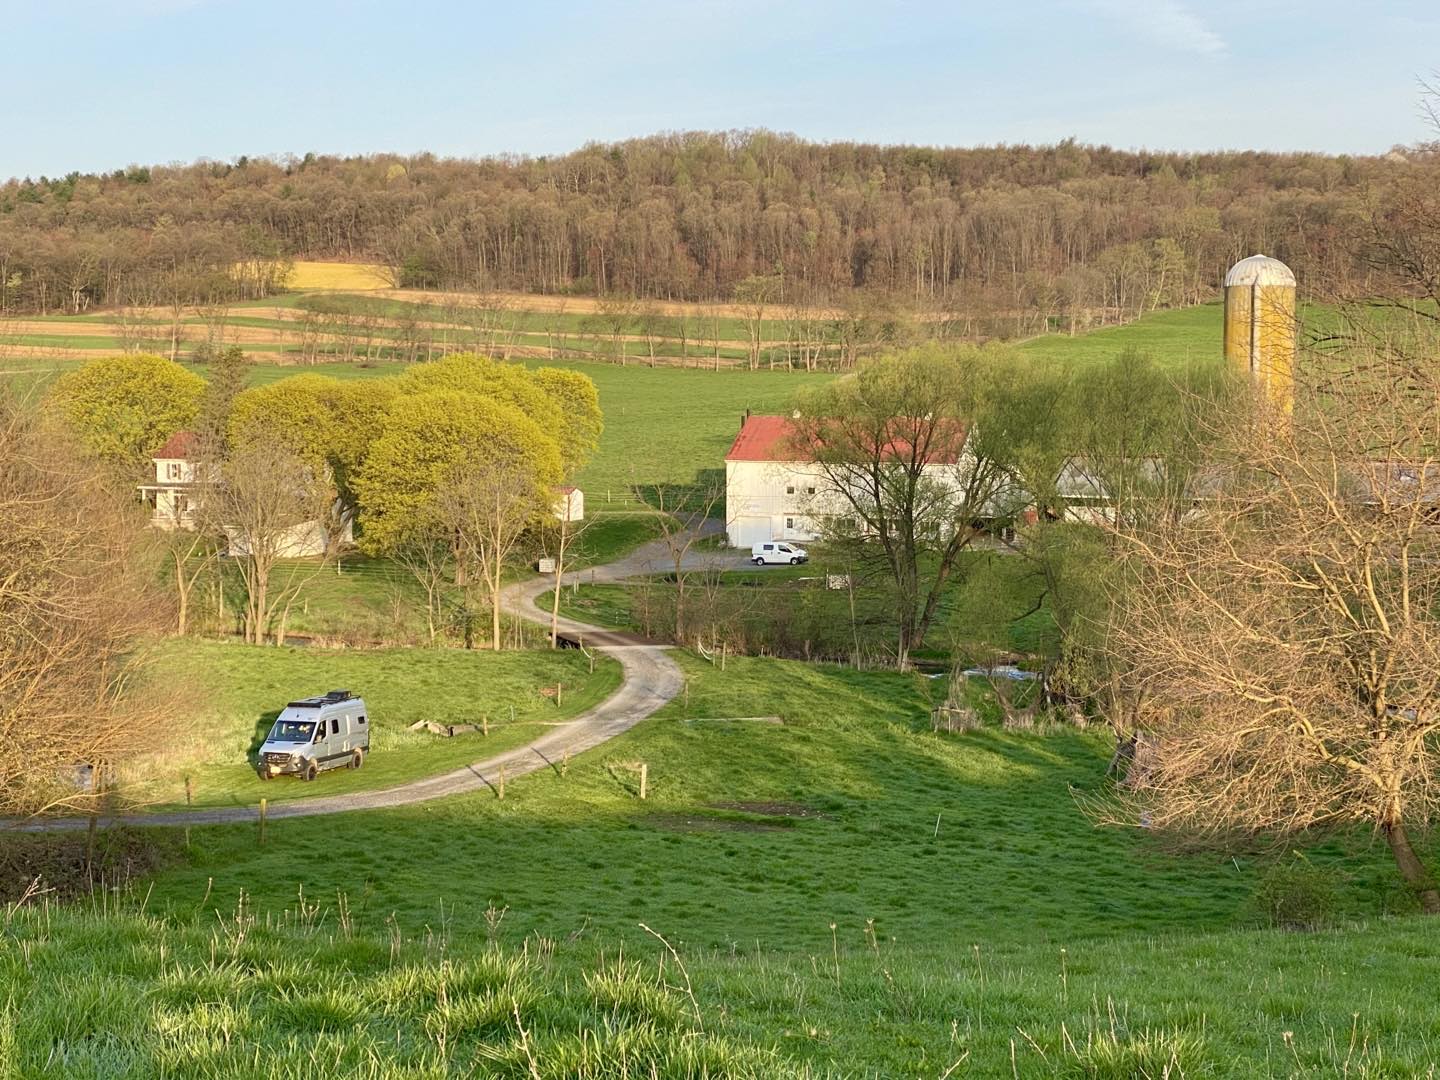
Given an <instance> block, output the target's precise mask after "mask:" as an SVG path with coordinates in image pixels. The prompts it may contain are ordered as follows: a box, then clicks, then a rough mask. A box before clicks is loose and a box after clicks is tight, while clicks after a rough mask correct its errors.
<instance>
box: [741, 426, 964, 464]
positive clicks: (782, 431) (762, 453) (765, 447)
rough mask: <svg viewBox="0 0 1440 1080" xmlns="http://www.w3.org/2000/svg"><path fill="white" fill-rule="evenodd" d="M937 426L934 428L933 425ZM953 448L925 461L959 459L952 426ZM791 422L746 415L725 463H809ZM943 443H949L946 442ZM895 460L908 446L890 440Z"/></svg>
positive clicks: (960, 442) (960, 430)
mask: <svg viewBox="0 0 1440 1080" xmlns="http://www.w3.org/2000/svg"><path fill="white" fill-rule="evenodd" d="M937 426H938V425H937ZM954 429H955V439H954V440H953V442H954V445H953V446H952V447H950V448H948V449H938V448H937V449H932V452H931V454H930V457H929V462H930V463H931V464H935V465H953V464H955V463H956V462H957V461H959V460H960V454H961V451H962V450H963V449H964V446H965V428H964V426H963V425H961V424H958V423H956V424H955V425H954ZM801 438H803V436H799V435H798V432H797V429H796V425H795V422H794V421H793V420H791V419H790V418H789V417H788V416H747V417H746V418H745V422H744V423H743V424H742V425H741V426H740V431H739V433H738V434H736V436H735V441H734V442H733V443H731V444H730V452H729V453H728V454H726V455H725V460H726V461H811V460H813V455H811V454H810V453H809V452H807V451H805V450H804V449H802V448H801V446H800V440H801ZM946 441H947V442H948V441H950V440H946ZM886 449H887V450H888V451H889V453H890V454H892V455H894V456H895V457H898V458H907V457H909V443H908V442H906V441H902V440H899V439H895V440H893V441H892V442H891V443H890V444H889V445H888V446H887V448H886Z"/></svg>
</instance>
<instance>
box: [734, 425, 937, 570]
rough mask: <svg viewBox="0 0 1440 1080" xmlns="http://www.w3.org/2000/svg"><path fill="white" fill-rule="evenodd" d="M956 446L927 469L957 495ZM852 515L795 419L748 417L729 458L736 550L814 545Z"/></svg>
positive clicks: (928, 473)
mask: <svg viewBox="0 0 1440 1080" xmlns="http://www.w3.org/2000/svg"><path fill="white" fill-rule="evenodd" d="M953 442H954V443H955V445H956V447H957V450H956V452H955V453H954V454H951V455H944V456H936V457H935V458H934V459H932V460H930V461H928V462H927V463H926V464H925V465H924V467H923V468H924V471H925V473H926V474H927V475H929V476H930V477H931V478H932V479H934V480H935V481H936V482H938V483H941V484H944V485H946V486H948V487H950V488H952V489H955V490H958V489H959V488H960V486H961V484H962V476H961V474H962V472H963V470H961V469H959V468H957V465H959V464H960V457H961V456H962V455H963V454H964V453H965V449H964V443H965V440H964V437H963V433H961V437H960V438H958V439H955V440H953ZM887 452H888V448H887ZM853 514H854V510H853V507H852V506H851V504H850V502H849V500H847V499H846V497H845V496H844V494H843V493H842V492H841V491H840V490H839V489H837V488H836V487H835V484H834V482H833V481H832V480H831V479H830V478H829V477H827V476H826V472H825V469H824V468H823V467H822V466H820V465H819V464H818V463H816V462H815V460H814V459H813V457H812V456H811V455H809V454H808V453H807V452H806V450H805V449H804V446H803V444H802V440H801V439H800V437H799V434H798V427H797V425H796V423H795V419H794V418H793V417H785V416H752V415H750V414H748V413H747V414H746V415H745V417H744V419H743V420H742V421H741V424H740V431H739V432H738V433H737V434H736V436H735V441H734V442H733V443H731V444H730V451H729V453H727V454H726V455H725V517H726V522H725V531H726V536H727V538H728V541H729V543H730V545H731V546H732V547H740V548H748V547H750V546H751V545H752V544H759V543H764V542H765V541H768V540H794V541H799V542H807V541H810V540H815V539H817V538H818V537H819V536H820V533H821V531H822V527H823V524H824V522H825V521H826V520H827V519H832V518H836V517H850V516H853Z"/></svg>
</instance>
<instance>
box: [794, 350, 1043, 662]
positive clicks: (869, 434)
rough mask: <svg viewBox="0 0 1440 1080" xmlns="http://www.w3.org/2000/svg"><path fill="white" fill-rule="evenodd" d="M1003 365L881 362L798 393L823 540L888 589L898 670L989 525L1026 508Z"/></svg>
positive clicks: (958, 358) (899, 357)
mask: <svg viewBox="0 0 1440 1080" xmlns="http://www.w3.org/2000/svg"><path fill="white" fill-rule="evenodd" d="M1010 359H1011V358H1010V357H1009V356H1008V354H1004V353H998V352H992V351H989V350H977V349H968V350H963V351H951V350H946V349H943V348H940V347H937V346H929V347H922V348H917V349H911V350H909V351H906V352H902V353H897V354H894V355H890V356H885V357H877V358H875V359H873V360H870V361H866V362H864V363H862V364H861V365H860V367H859V368H858V369H857V370H856V371H855V373H854V374H853V375H852V376H850V377H849V378H845V379H838V380H836V381H835V382H832V383H828V384H826V385H825V386H822V387H818V388H814V389H811V390H809V391H807V392H803V393H802V394H801V395H800V397H799V405H800V410H799V411H800V416H799V418H798V419H797V420H796V440H797V441H798V442H799V443H800V444H801V445H800V446H799V447H798V448H797V449H798V451H799V452H800V454H801V456H802V457H805V458H809V459H811V460H813V461H815V463H816V465H817V467H818V468H819V470H820V472H821V474H822V476H823V477H824V480H825V482H826V483H825V487H826V489H827V492H826V495H825V500H826V502H827V503H828V505H818V504H817V506H816V511H817V516H821V517H823V518H827V519H828V522H827V531H828V532H829V533H830V535H831V538H832V539H833V540H835V541H836V542H837V543H840V544H843V545H845V546H846V547H847V548H849V549H850V551H851V554H852V556H853V557H854V559H855V560H856V562H857V563H859V564H862V565H863V564H869V565H872V566H876V567H878V568H879V569H880V570H881V571H882V572H883V573H884V575H885V576H886V578H887V579H888V581H889V584H890V585H891V587H892V595H893V598H894V605H895V621H896V632H897V640H896V646H897V648H896V658H897V662H898V663H899V665H900V666H901V667H902V668H903V667H905V666H906V665H907V664H908V663H909V658H910V654H911V652H912V651H913V650H914V649H916V648H918V647H919V646H921V645H923V644H924V641H925V636H926V634H927V633H928V632H929V630H930V627H931V624H932V623H933V622H934V619H935V616H936V613H937V612H938V611H939V607H940V599H941V596H942V595H943V593H944V591H945V589H946V587H947V585H948V584H949V583H950V582H951V580H952V578H953V577H954V575H955V574H956V573H957V570H958V569H959V566H960V555H961V553H962V552H963V551H964V550H965V549H966V548H968V547H969V546H970V544H971V542H972V541H973V540H974V539H975V538H976V537H977V536H979V535H980V534H981V532H982V529H983V525H982V522H985V521H987V520H994V519H1001V520H1006V519H1008V518H1010V517H1012V516H1013V514H1014V513H1015V511H1016V510H1017V509H1018V508H1019V504H1020V502H1021V501H1023V499H1024V492H1023V491H1022V490H1020V489H1019V488H1018V486H1017V485H1016V484H1015V481H1014V478H1013V475H1012V472H1011V470H1010V467H1009V453H1010V449H1011V448H1010V444H1009V441H1008V440H1007V431H1006V424H1005V420H1004V418H1005V416H1006V412H1005V409H1004V407H1003V406H1004V403H1005V399H1006V387H1005V384H1004V381H1003V380H1002V379H1001V378H1000V373H1001V372H1002V371H1003V369H1004V367H1005V366H1006V364H1007V362H1008V361H1009V360H1010Z"/></svg>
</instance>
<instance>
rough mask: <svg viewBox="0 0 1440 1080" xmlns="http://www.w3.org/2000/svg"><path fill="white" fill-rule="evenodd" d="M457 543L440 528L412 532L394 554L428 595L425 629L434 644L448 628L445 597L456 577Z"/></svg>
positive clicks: (421, 589)
mask: <svg viewBox="0 0 1440 1080" xmlns="http://www.w3.org/2000/svg"><path fill="white" fill-rule="evenodd" d="M454 546H455V545H454V540H453V537H452V536H451V535H450V534H449V533H448V532H446V531H445V530H444V529H443V528H441V527H440V526H439V525H431V526H430V527H420V528H417V529H415V530H413V531H412V532H410V533H409V534H408V535H407V536H406V537H405V538H404V539H403V540H402V541H401V542H400V543H399V544H397V545H396V546H395V549H394V550H393V552H392V553H391V557H392V558H393V559H394V560H395V561H396V562H397V563H399V564H400V565H401V566H402V567H404V568H405V571H406V572H407V573H408V574H409V575H410V576H411V578H413V579H414V581H415V584H416V585H418V586H419V587H420V591H421V592H422V593H423V594H424V596H425V629H426V632H427V634H428V635H429V641H430V644H431V645H434V644H435V642H436V641H437V640H439V637H440V633H441V631H442V630H443V629H444V615H445V595H446V591H447V589H448V587H449V585H450V583H451V580H452V577H453V575H454V568H453V565H452V563H453V559H454Z"/></svg>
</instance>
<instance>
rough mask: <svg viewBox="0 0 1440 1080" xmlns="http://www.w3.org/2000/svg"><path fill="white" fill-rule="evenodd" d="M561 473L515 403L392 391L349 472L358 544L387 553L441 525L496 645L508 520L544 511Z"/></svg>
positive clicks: (509, 540)
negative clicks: (474, 582) (474, 588)
mask: <svg viewBox="0 0 1440 1080" xmlns="http://www.w3.org/2000/svg"><path fill="white" fill-rule="evenodd" d="M562 476H563V471H562V465H561V458H560V450H559V447H558V445H557V444H556V442H555V440H554V439H553V438H552V437H551V436H550V435H549V434H547V433H546V432H545V431H544V430H542V429H541V427H540V425H539V424H537V423H536V422H535V421H534V420H532V419H530V418H529V417H527V416H526V415H525V414H524V413H523V412H521V411H520V409H518V408H517V407H516V406H515V405H513V404H510V403H508V402H505V401H500V400H497V399H496V398H493V397H482V396H481V395H479V394H477V393H471V392H466V391H463V390H445V389H441V390H433V391H431V392H429V393H421V394H405V395H401V396H399V397H397V398H396V399H395V400H394V402H393V403H392V404H391V408H390V411H389V413H388V415H387V416H386V418H385V423H384V426H383V428H382V430H381V433H380V436H379V438H377V439H376V440H375V442H374V444H373V445H372V446H371V448H370V453H369V455H368V456H367V458H366V460H365V462H364V465H363V467H362V468H361V470H360V472H359V474H358V475H357V477H356V491H357V493H358V495H359V498H360V504H361V506H362V507H363V518H362V520H363V523H364V529H363V534H362V539H361V544H362V546H363V547H364V548H365V549H366V550H367V551H370V552H372V553H374V554H391V553H393V552H395V551H397V550H399V549H401V548H402V547H404V546H405V545H406V544H407V543H410V542H412V541H413V540H414V538H415V537H417V536H423V535H425V534H426V533H427V532H430V531H432V530H434V529H435V528H436V526H437V524H439V525H441V526H442V527H444V528H445V529H446V530H447V534H448V535H449V536H451V538H452V540H453V543H454V553H455V557H456V559H457V560H458V561H459V563H460V566H461V568H462V569H463V568H465V567H466V566H467V565H468V567H469V568H470V569H474V570H477V571H480V572H481V575H482V579H483V581H484V583H485V586H486V588H487V589H488V591H489V594H490V596H489V600H490V607H491V626H492V635H493V641H494V645H495V647H496V648H499V645H500V630H499V623H500V614H499V589H500V583H501V582H500V579H501V570H502V569H503V563H504V559H505V556H506V555H507V554H508V553H509V551H510V550H511V549H512V548H513V546H514V537H515V535H516V532H515V530H516V522H519V527H523V526H524V525H527V524H529V523H531V522H533V521H535V520H537V519H538V518H539V517H540V516H541V515H542V514H543V513H545V511H546V510H547V509H548V507H549V505H550V502H551V499H552V497H553V492H554V488H555V486H556V485H557V484H558V483H559V482H560V479H561V477H562ZM492 510H493V511H494V518H493V520H492V518H491V516H489V511H492Z"/></svg>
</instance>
